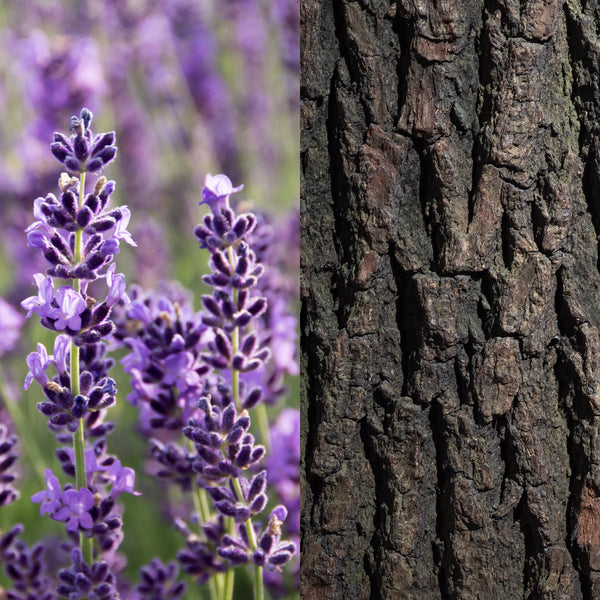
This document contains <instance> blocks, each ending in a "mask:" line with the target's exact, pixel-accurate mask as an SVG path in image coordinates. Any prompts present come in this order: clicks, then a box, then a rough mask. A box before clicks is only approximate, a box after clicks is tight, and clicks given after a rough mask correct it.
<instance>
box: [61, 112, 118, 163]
mask: <svg viewBox="0 0 600 600" xmlns="http://www.w3.org/2000/svg"><path fill="white" fill-rule="evenodd" d="M91 121H92V113H91V112H90V111H89V110H88V109H87V108H83V109H82V110H81V113H80V114H79V117H71V131H74V134H73V135H72V136H71V137H70V138H67V137H66V136H65V135H63V134H62V133H55V134H54V142H53V143H52V145H51V146H50V149H51V150H52V154H54V156H55V158H57V159H58V160H59V161H60V162H61V163H63V164H64V165H65V167H66V168H67V169H68V170H69V171H71V172H74V173H80V172H81V173H83V172H85V171H88V172H92V173H96V172H98V171H100V170H101V169H102V168H103V167H105V166H106V165H107V164H108V163H109V162H111V161H112V160H113V159H114V158H115V156H116V154H117V147H116V146H115V145H114V144H115V132H114V131H110V132H109V133H101V134H100V135H97V136H95V137H93V138H92V132H91V130H90V123H91Z"/></svg>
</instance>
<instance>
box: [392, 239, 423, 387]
mask: <svg viewBox="0 0 600 600" xmlns="http://www.w3.org/2000/svg"><path fill="white" fill-rule="evenodd" d="M388 255H389V257H390V265H391V268H392V275H393V276H394V280H395V282H396V289H397V298H396V324H397V326H398V331H399V332H400V348H401V364H402V391H401V392H400V394H401V395H402V396H410V390H409V387H410V386H409V384H410V380H411V378H412V374H413V372H414V370H415V365H416V364H417V356H418V347H419V346H418V344H419V337H420V334H419V329H418V327H419V323H422V320H421V319H419V315H418V313H417V297H416V287H415V282H414V280H413V274H412V273H407V272H406V271H403V270H402V269H401V267H400V265H399V264H398V261H397V260H396V258H395V253H394V247H393V245H390V249H389V251H388Z"/></svg>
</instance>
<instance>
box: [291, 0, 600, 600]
mask: <svg viewBox="0 0 600 600" xmlns="http://www.w3.org/2000/svg"><path fill="white" fill-rule="evenodd" d="M599 22H600V7H599V5H598V3H597V2H596V1H595V0H594V1H589V2H586V1H585V0H581V1H580V0H568V1H567V2H566V3H565V4H564V5H563V4H561V3H559V2H558V1H557V0H529V1H528V2H517V1H516V0H498V1H490V0H486V1H485V2H483V1H481V0H480V1H476V0H463V1H462V2H453V1H451V0H448V1H441V0H437V1H417V0H404V1H403V2H398V3H397V4H393V5H390V4H389V3H386V2H382V1H379V0H360V1H354V2H350V1H342V0H302V90H301V97H302V122H301V127H302V147H301V161H302V202H303V204H302V320H301V327H302V342H301V343H302V358H303V388H304V389H303V430H302V431H303V469H304V471H303V472H304V477H305V481H304V486H303V490H304V498H303V522H302V526H303V546H302V589H303V596H304V598H305V600H313V599H315V600H324V599H328V600H329V599H338V598H340V599H344V600H354V599H359V598H360V599H363V598H364V599H367V598H369V599H386V600H387V599H397V598H407V599H408V598H410V599H415V600H417V599H419V600H432V599H436V598H438V599H439V598H443V599H446V598H449V599H455V598H460V599H465V600H466V599H473V600H475V599H481V600H484V599H490V600H495V599H508V600H513V599H520V598H527V599H541V598H544V599H559V598H560V599H568V600H577V599H589V600H591V599H594V598H600V436H599V435H598V433H599V432H598V429H599V424H600V378H599V377H600V372H599V368H600V333H599V327H600V274H599V264H598V247H597V237H598V236H597V234H598V230H599V229H600V87H599V81H600V37H599V33H598V32H599V30H600V26H599Z"/></svg>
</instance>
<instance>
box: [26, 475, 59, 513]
mask: <svg viewBox="0 0 600 600" xmlns="http://www.w3.org/2000/svg"><path fill="white" fill-rule="evenodd" d="M44 475H45V477H46V490H45V491H42V492H37V493H35V494H34V495H33V496H31V501H32V502H35V503H37V502H40V503H41V504H40V515H41V516H44V515H45V514H46V513H48V512H49V513H51V514H55V513H56V512H57V511H58V510H59V509H60V508H61V506H62V504H61V498H62V489H61V486H60V483H59V481H58V479H57V477H56V475H54V473H53V472H52V471H51V470H50V469H46V470H45V471H44Z"/></svg>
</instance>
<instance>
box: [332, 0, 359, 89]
mask: <svg viewBox="0 0 600 600" xmlns="http://www.w3.org/2000/svg"><path fill="white" fill-rule="evenodd" d="M332 5H333V20H334V24H335V37H336V39H337V41H338V48H339V50H340V55H341V57H342V59H343V60H344V62H345V63H346V66H347V67H348V73H349V74H350V79H351V80H352V83H354V84H356V85H357V86H358V85H359V84H360V80H361V73H360V67H359V66H358V65H357V64H356V61H355V60H354V56H353V54H352V48H351V46H350V40H349V39H348V24H347V23H346V19H345V18H344V2H343V0H333V3H332Z"/></svg>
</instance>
